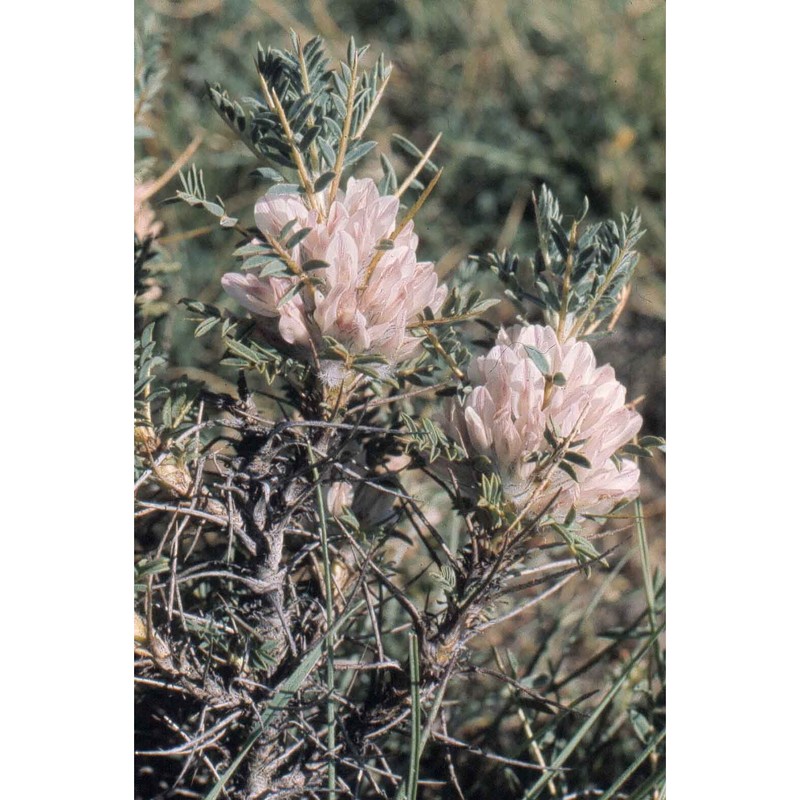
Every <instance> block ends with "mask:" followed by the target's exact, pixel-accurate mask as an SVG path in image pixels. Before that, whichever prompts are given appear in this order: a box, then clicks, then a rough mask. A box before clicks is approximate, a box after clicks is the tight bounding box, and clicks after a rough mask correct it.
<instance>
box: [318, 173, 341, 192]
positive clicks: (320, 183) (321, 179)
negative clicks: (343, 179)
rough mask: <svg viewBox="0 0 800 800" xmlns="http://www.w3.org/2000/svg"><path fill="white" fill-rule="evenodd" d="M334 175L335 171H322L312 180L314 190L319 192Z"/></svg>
mask: <svg viewBox="0 0 800 800" xmlns="http://www.w3.org/2000/svg"><path fill="white" fill-rule="evenodd" d="M335 177H336V173H335V172H323V173H322V175H320V176H319V178H317V179H316V180H315V181H314V191H315V192H321V191H322V190H323V189H324V188H325V187H326V186H328V185H329V184H330V182H331V181H332V180H333V179H334V178H335Z"/></svg>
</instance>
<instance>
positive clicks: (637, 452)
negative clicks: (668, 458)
mask: <svg viewBox="0 0 800 800" xmlns="http://www.w3.org/2000/svg"><path fill="white" fill-rule="evenodd" d="M619 452H620V453H622V454H623V455H626V456H639V457H640V458H652V457H653V454H652V453H651V452H650V451H649V450H646V449H645V448H644V447H639V445H638V444H634V443H633V442H630V443H629V444H626V445H623V446H622V447H620V449H619Z"/></svg>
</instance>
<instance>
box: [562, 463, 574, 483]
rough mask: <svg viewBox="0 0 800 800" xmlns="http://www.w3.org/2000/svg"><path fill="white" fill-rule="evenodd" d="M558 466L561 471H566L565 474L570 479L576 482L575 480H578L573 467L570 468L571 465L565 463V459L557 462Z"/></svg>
mask: <svg viewBox="0 0 800 800" xmlns="http://www.w3.org/2000/svg"><path fill="white" fill-rule="evenodd" d="M558 468H559V469H560V470H561V471H562V472H566V473H567V475H569V476H570V478H572V480H574V481H575V483H577V482H578V476H577V474H576V473H575V470H574V469H573V468H572V467H571V466H570V465H569V464H567V463H566V462H565V461H561V462H559V465H558Z"/></svg>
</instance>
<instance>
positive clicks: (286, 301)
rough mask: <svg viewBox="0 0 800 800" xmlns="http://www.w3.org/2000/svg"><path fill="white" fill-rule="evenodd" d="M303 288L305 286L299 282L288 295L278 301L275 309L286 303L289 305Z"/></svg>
mask: <svg viewBox="0 0 800 800" xmlns="http://www.w3.org/2000/svg"><path fill="white" fill-rule="evenodd" d="M302 288H303V284H302V283H300V282H299V281H298V282H297V283H296V284H294V286H292V287H291V288H290V289H289V291H288V292H286V294H285V295H284V296H283V297H281V299H280V300H278V303H277V305H276V306H275V308H280V307H281V306H282V305H284V304H285V303H288V302H289V301H290V300H291V299H292V298H293V297H294V296H295V295H296V294H297V293H298V292H300V291H301V290H302Z"/></svg>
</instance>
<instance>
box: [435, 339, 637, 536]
mask: <svg viewBox="0 0 800 800" xmlns="http://www.w3.org/2000/svg"><path fill="white" fill-rule="evenodd" d="M526 345H527V346H529V347H533V348H535V349H536V350H538V351H539V352H540V353H541V354H543V355H544V357H545V359H546V360H547V362H548V366H549V374H550V375H555V374H557V373H561V375H562V376H563V380H559V381H558V383H561V384H562V385H560V386H559V385H556V383H554V382H552V381H551V382H550V383H549V386H547V381H546V378H545V376H544V375H543V374H542V373H541V372H540V370H539V369H538V368H537V367H536V365H535V363H534V361H533V359H532V358H531V356H530V354H529V352H528V351H527V350H526V347H525V346H526ZM469 378H470V381H471V383H472V385H473V386H474V389H473V391H472V393H471V394H470V395H469V396H468V397H467V399H466V402H465V403H464V405H463V406H462V405H461V404H459V403H457V402H455V401H450V403H449V406H448V409H447V420H446V422H447V427H448V429H449V432H450V434H451V435H452V436H453V437H454V438H455V439H456V440H457V441H459V442H460V443H461V444H462V446H463V447H464V449H465V450H466V451H467V453H469V454H470V455H473V456H475V455H480V456H486V457H487V458H488V459H489V460H490V461H491V462H492V464H493V466H494V468H495V469H496V470H497V472H498V474H499V475H500V478H501V480H502V482H503V489H504V493H505V495H506V498H507V499H508V500H510V501H511V502H512V503H513V505H514V507H515V508H516V509H517V511H518V512H521V511H522V510H523V509H525V510H526V513H527V515H529V516H531V517H532V516H536V515H537V514H538V513H540V512H541V511H542V510H544V509H545V508H546V507H547V505H548V504H549V503H550V502H553V505H552V506H551V507H550V509H549V511H548V515H549V516H551V517H552V518H554V519H556V520H558V521H563V520H564V518H565V517H566V515H567V514H568V512H569V510H570V508H572V507H574V508H575V510H576V512H577V513H578V514H580V515H589V514H606V513H608V512H609V511H611V509H612V508H613V507H614V506H615V505H616V504H617V503H619V502H621V501H628V500H632V499H634V498H635V497H636V496H637V495H638V491H639V488H638V482H639V469H638V467H637V466H636V465H635V464H634V463H633V462H632V461H630V460H623V461H622V462H621V466H620V467H617V465H616V464H615V463H614V462H613V461H612V459H611V456H612V455H613V454H614V453H615V452H616V451H617V450H618V449H619V448H620V447H621V446H622V445H624V444H626V443H627V442H628V441H630V439H631V438H632V437H633V436H634V435H635V434H636V433H637V432H638V430H639V428H640V427H641V424H642V418H641V417H640V416H639V414H637V413H636V412H635V411H633V410H632V409H630V408H628V407H627V406H626V405H625V389H624V387H623V386H622V385H621V384H620V383H619V382H618V381H617V380H616V379H615V377H614V370H613V368H612V367H610V366H608V365H606V366H602V367H598V366H597V363H596V361H595V356H594V353H593V352H592V348H591V347H590V346H589V345H588V344H586V343H585V342H578V341H575V340H574V339H571V340H567V341H566V342H559V341H558V339H557V337H556V333H555V331H554V330H553V329H552V328H550V327H542V326H540V325H527V326H520V325H517V326H515V327H513V328H510V329H509V330H501V331H500V333H499V334H498V336H497V342H496V346H495V347H493V348H492V349H491V350H490V351H489V352H488V353H487V354H486V355H485V356H480V357H478V358H475V359H473V361H472V363H471V364H470V367H469ZM547 426H549V427H550V430H551V431H553V432H554V433H555V436H556V437H561V438H563V437H567V436H569V437H570V438H571V442H572V443H571V444H570V445H569V447H568V449H569V450H570V451H572V452H574V453H577V454H579V455H580V456H583V457H584V458H585V459H587V460H588V462H589V464H590V466H588V467H586V466H580V465H574V464H572V465H571V466H572V468H573V469H574V471H575V474H576V476H577V478H578V480H577V481H575V480H573V479H572V478H571V477H570V476H569V475H568V474H567V473H566V472H564V471H563V470H561V469H559V468H557V467H555V466H554V465H553V459H552V458H551V459H550V462H549V463H550V466H547V464H548V460H547V455H548V454H550V455H552V453H553V450H554V448H553V446H552V445H551V444H550V443H548V441H547V438H546V437H545V428H546V427H547ZM532 454H533V456H534V457H533V459H532V458H531V455H532Z"/></svg>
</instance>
